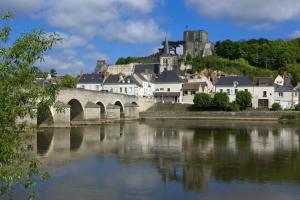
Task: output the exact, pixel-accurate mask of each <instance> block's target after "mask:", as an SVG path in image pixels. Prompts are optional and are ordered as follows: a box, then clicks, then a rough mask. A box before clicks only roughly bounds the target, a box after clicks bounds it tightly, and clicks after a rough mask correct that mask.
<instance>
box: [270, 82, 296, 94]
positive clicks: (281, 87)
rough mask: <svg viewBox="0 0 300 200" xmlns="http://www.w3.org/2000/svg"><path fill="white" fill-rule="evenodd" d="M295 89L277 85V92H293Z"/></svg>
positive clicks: (289, 86) (290, 86)
mask: <svg viewBox="0 0 300 200" xmlns="http://www.w3.org/2000/svg"><path fill="white" fill-rule="evenodd" d="M293 91H295V90H294V87H293V86H292V85H283V86H282V85H277V84H276V85H275V92H293Z"/></svg>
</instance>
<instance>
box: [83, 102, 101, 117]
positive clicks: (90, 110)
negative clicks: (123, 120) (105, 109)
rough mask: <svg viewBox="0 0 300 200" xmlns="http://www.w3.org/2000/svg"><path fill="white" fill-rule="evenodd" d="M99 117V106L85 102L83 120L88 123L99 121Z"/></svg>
mask: <svg viewBox="0 0 300 200" xmlns="http://www.w3.org/2000/svg"><path fill="white" fill-rule="evenodd" d="M100 116H101V110H100V106H99V105H97V104H95V103H93V102H90V101H89V102H87V103H86V105H85V107H84V119H85V120H90V121H99V120H100V118H101V117H100Z"/></svg>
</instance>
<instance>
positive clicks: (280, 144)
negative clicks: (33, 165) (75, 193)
mask: <svg viewBox="0 0 300 200" xmlns="http://www.w3.org/2000/svg"><path fill="white" fill-rule="evenodd" d="M299 145H300V141H299V129H298V128H297V127H284V126H280V125H277V124H260V125H257V124H247V123H245V124H243V123H238V124H235V123H232V124H227V125H223V123H221V122H211V124H209V123H205V124H201V123H199V122H189V123H188V124H187V122H180V121H178V122H165V123H160V122H151V123H138V122H132V123H125V124H124V123H123V124H110V125H103V126H92V127H78V128H70V129H46V130H44V131H42V132H40V133H38V135H37V154H38V157H39V159H40V160H41V161H42V163H43V164H44V165H45V166H48V167H49V166H57V165H63V164H65V163H68V162H72V161H75V160H81V159H83V158H85V157H88V156H90V155H97V156H98V159H105V157H106V156H108V155H110V154H113V155H115V156H116V157H117V159H118V160H119V162H126V163H129V164H135V163H151V164H152V165H154V166H155V168H156V169H157V172H158V173H159V174H160V176H161V179H162V181H163V182H165V183H168V182H170V181H173V182H178V183H182V184H183V188H184V190H186V191H205V190H207V187H208V184H209V182H210V181H212V180H217V181H221V182H232V181H247V182H258V183H262V182H290V183H297V184H298V183H300V173H299V169H300V153H299Z"/></svg>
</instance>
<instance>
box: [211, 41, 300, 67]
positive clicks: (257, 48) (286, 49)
mask: <svg viewBox="0 0 300 200" xmlns="http://www.w3.org/2000/svg"><path fill="white" fill-rule="evenodd" d="M299 47H300V39H294V40H289V41H284V40H275V41H270V40H267V39H259V40H255V39H252V40H246V41H231V40H225V41H223V42H217V43H216V54H217V55H218V56H221V57H223V58H228V59H230V60H236V59H240V58H243V59H245V60H247V61H248V62H249V64H250V65H252V66H255V67H261V68H266V69H273V70H278V69H280V68H286V67H287V66H288V64H294V63H299V62H300V60H299V58H300V49H299Z"/></svg>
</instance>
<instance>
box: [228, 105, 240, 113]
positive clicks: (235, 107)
mask: <svg viewBox="0 0 300 200" xmlns="http://www.w3.org/2000/svg"><path fill="white" fill-rule="evenodd" d="M227 111H231V112H239V111H240V105H238V104H236V103H229V104H228V107H227Z"/></svg>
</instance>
